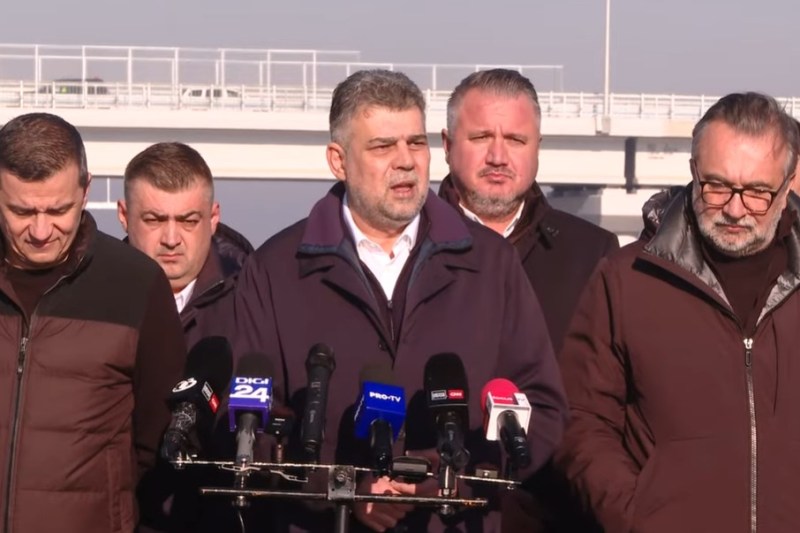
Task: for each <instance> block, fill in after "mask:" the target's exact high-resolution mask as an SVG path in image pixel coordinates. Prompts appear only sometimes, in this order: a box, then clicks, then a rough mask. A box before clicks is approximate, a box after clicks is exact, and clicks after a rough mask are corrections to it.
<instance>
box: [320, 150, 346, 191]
mask: <svg viewBox="0 0 800 533" xmlns="http://www.w3.org/2000/svg"><path fill="white" fill-rule="evenodd" d="M325 157H326V158H327V159H328V168H329V169H331V173H332V174H333V175H334V176H336V179H337V180H339V181H347V171H346V170H345V164H344V163H345V158H346V157H347V154H346V153H345V151H344V147H342V145H340V144H339V143H335V142H330V143H328V146H327V147H326V149H325Z"/></svg>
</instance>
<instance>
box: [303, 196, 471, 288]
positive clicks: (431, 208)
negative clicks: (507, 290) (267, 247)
mask: <svg viewBox="0 0 800 533" xmlns="http://www.w3.org/2000/svg"><path fill="white" fill-rule="evenodd" d="M344 192H345V188H344V184H343V183H341V182H339V183H336V184H335V185H334V186H333V187H331V189H330V190H329V191H328V194H326V195H325V196H324V197H323V198H322V199H321V200H319V201H318V202H317V203H316V205H314V207H313V208H312V210H311V213H310V214H309V216H308V219H307V220H306V226H305V230H304V232H303V237H302V240H301V242H300V246H299V247H298V250H297V253H298V256H299V257H300V258H301V259H303V258H305V259H308V260H311V261H310V263H309V261H302V260H301V275H305V274H308V273H309V272H310V271H313V270H316V269H317V268H320V267H323V266H325V265H328V266H329V264H330V261H332V260H333V257H334V256H338V257H340V258H343V259H345V260H347V261H348V262H349V263H351V264H354V265H357V264H358V255H357V253H356V250H355V248H354V247H353V245H352V242H351V240H350V239H349V238H348V237H347V235H346V234H345V229H344V224H343V223H342V200H343V198H344ZM422 209H423V211H424V214H425V217H426V218H427V220H428V225H427V228H428V231H427V235H426V237H425V239H424V242H420V243H418V246H422V249H421V253H420V259H424V258H425V257H427V256H430V255H433V254H437V253H440V252H454V253H453V254H452V256H453V260H452V263H453V264H454V266H459V265H460V266H463V267H465V268H473V269H474V268H476V266H475V265H474V264H472V261H471V260H470V259H469V258H468V257H466V255H465V254H460V253H459V252H465V251H467V250H469V249H471V248H472V241H473V239H472V234H471V233H470V231H469V229H468V227H467V223H466V222H465V221H464V220H463V219H462V217H461V216H460V215H459V213H458V212H456V211H455V210H453V209H452V208H451V207H450V206H448V205H447V204H446V203H445V202H443V201H442V200H441V199H439V198H437V197H436V195H435V194H433V193H432V192H431V191H428V196H427V198H426V199H425V204H424V205H423V207H422ZM326 256H327V257H328V259H327V260H326V259H324V257H326Z"/></svg>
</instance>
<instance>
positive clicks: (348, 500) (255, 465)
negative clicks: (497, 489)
mask: <svg viewBox="0 0 800 533" xmlns="http://www.w3.org/2000/svg"><path fill="white" fill-rule="evenodd" d="M174 463H175V464H176V466H178V465H182V466H185V465H192V464H194V465H208V466H217V467H218V468H222V469H224V470H232V471H234V473H235V479H236V482H235V486H234V487H233V488H223V487H201V488H200V494H201V495H217V496H229V497H233V498H234V501H235V503H234V505H236V504H237V502H247V503H249V500H248V498H287V499H297V500H308V501H330V502H332V503H334V506H335V521H334V532H335V533H348V532H349V529H350V506H351V504H353V503H356V502H372V503H391V504H404V505H415V506H423V507H439V508H440V510H441V509H450V510H452V511H453V512H454V511H455V508H456V507H470V508H475V507H486V506H487V505H488V503H489V502H488V500H487V499H485V498H458V497H448V496H446V495H445V494H442V495H441V496H435V497H426V496H402V495H397V494H356V492H355V491H356V472H365V473H371V472H373V471H372V469H370V468H363V467H355V466H351V465H320V464H309V463H280V464H279V463H260V462H245V463H241V462H234V463H231V462H230V461H191V460H190V461H174ZM287 468H288V469H295V468H302V469H308V468H312V469H317V468H325V469H327V470H328V489H327V491H326V492H303V491H291V490H272V489H269V490H262V489H253V488H247V487H246V484H247V478H248V476H249V475H250V473H251V472H252V471H255V470H261V471H266V472H268V473H270V474H275V475H278V476H280V477H283V478H284V479H286V480H288V481H292V482H300V483H302V482H305V481H307V479H303V478H299V477H296V476H293V475H291V474H289V473H288V472H285V471H284V469H287ZM448 468H449V470H448ZM442 471H443V473H444V474H445V476H446V477H448V478H449V480H450V481H448V482H447V483H448V486H449V487H450V494H451V495H452V494H454V493H455V487H456V480H457V479H463V480H465V481H468V482H469V481H471V482H479V483H489V484H494V485H499V486H504V487H507V488H513V487H515V486H518V485H519V482H514V481H509V480H503V479H492V478H487V477H476V476H465V475H460V474H456V471H455V469H453V468H452V467H446V468H444V469H442ZM428 475H429V476H430V475H431V474H428ZM440 482H441V480H440ZM440 512H441V511H440Z"/></svg>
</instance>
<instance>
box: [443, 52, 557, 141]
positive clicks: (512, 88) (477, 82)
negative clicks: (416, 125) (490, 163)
mask: <svg viewBox="0 0 800 533" xmlns="http://www.w3.org/2000/svg"><path fill="white" fill-rule="evenodd" d="M472 89H476V90H479V91H486V92H489V93H492V94H496V95H500V96H508V97H510V98H516V97H517V96H520V95H525V96H527V97H528V98H530V100H531V103H532V104H533V108H534V109H535V110H536V114H537V115H538V116H539V117H541V116H542V110H541V108H540V107H539V95H537V94H536V89H535V88H534V86H533V83H531V80H529V79H528V78H526V77H525V76H523V75H522V74H520V73H519V72H517V71H516V70H511V69H507V68H493V69H490V70H480V71H478V72H473V73H472V74H470V75H469V76H467V77H466V78H464V79H463V80H461V82H460V83H459V84H458V86H457V87H456V88H455V89H454V90H453V93H452V94H451V95H450V99H449V100H447V131H449V132H451V134H452V132H453V130H454V129H455V126H456V119H457V118H458V116H457V115H458V110H459V108H460V107H461V102H462V101H463V100H464V96H466V94H467V93H468V92H469V91H471V90H472Z"/></svg>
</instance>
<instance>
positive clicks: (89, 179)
mask: <svg viewBox="0 0 800 533" xmlns="http://www.w3.org/2000/svg"><path fill="white" fill-rule="evenodd" d="M91 185H92V173H91V172H89V173H88V174H87V176H86V187H84V189H83V206H82V208H81V209H86V204H88V203H89V187H90V186H91Z"/></svg>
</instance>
